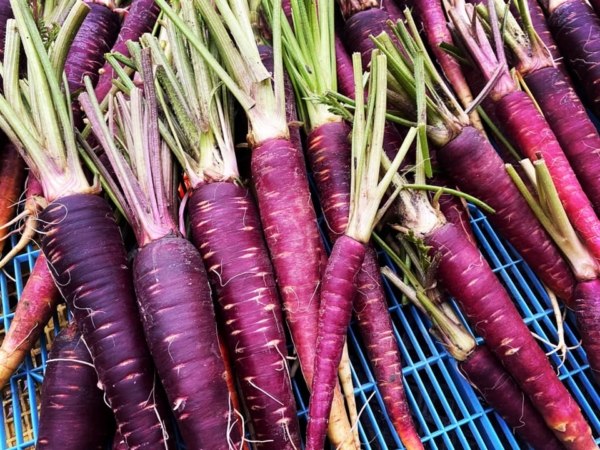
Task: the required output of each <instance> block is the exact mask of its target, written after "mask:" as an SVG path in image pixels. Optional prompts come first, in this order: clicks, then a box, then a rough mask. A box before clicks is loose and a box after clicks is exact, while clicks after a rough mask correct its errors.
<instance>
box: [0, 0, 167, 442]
mask: <svg viewBox="0 0 600 450" xmlns="http://www.w3.org/2000/svg"><path fill="white" fill-rule="evenodd" d="M11 5H12V7H13V12H14V14H15V18H16V22H9V26H8V31H7V46H6V47H7V48H8V49H12V50H11V52H12V53H10V54H8V53H7V54H6V55H5V60H7V59H9V60H11V61H13V64H14V65H13V68H12V69H11V70H5V71H4V73H3V76H4V82H5V83H6V85H8V86H26V85H27V86H32V87H33V89H35V92H36V94H37V97H36V101H35V102H33V104H32V106H31V108H32V109H31V110H30V109H29V108H22V103H20V100H19V98H21V95H23V92H21V91H20V90H19V88H17V91H16V92H10V94H9V93H8V89H7V90H6V94H7V95H9V97H8V99H7V98H5V97H4V96H0V114H1V117H2V120H0V126H2V128H3V130H4V132H5V133H7V135H8V136H9V137H10V138H11V139H12V140H16V141H18V142H19V143H20V145H18V147H19V150H23V152H22V156H23V158H24V159H25V161H26V163H27V164H28V165H29V167H30V169H31V170H32V171H33V172H34V174H35V175H36V176H37V178H38V179H39V181H40V183H41V185H42V188H43V191H44V197H45V198H46V199H47V200H48V202H49V205H48V206H47V207H46V208H45V209H44V210H43V211H42V212H41V214H40V222H41V224H42V226H41V234H42V239H41V246H42V251H43V252H44V254H45V255H46V258H47V260H48V265H49V268H50V272H51V274H52V276H53V278H54V280H55V283H56V284H57V285H58V287H59V290H60V291H61V294H62V295H63V297H64V298H65V300H66V301H67V304H68V305H69V308H70V310H71V311H72V313H73V315H74V316H75V318H76V320H77V322H78V324H79V326H80V327H81V330H82V333H83V336H84V338H85V340H86V342H87V344H88V346H89V348H90V351H91V354H92V358H93V361H94V365H95V367H96V369H97V371H98V378H99V380H100V383H102V386H103V388H104V389H105V392H106V398H107V401H108V403H109V404H110V405H111V407H112V409H113V411H114V412H115V416H116V418H117V422H118V425H119V428H120V430H121V432H122V434H123V436H124V437H125V439H127V441H128V445H129V447H130V448H131V449H138V448H142V447H144V448H157V449H158V448H161V449H164V448H167V447H168V446H169V445H170V443H168V442H167V438H166V437H165V434H164V430H165V428H166V426H167V425H168V424H164V423H163V419H162V418H163V417H165V412H166V411H168V409H167V405H166V401H165V400H164V398H163V396H162V393H161V391H159V390H158V389H157V382H156V381H157V380H156V377H155V374H154V366H153V364H152V359H151V356H150V353H149V351H148V348H147V346H146V343H145V339H144V335H143V329H142V326H141V323H140V321H139V315H138V312H137V306H136V303H135V295H134V290H133V282H132V275H131V271H130V269H129V266H128V260H127V253H126V251H125V246H124V244H123V239H122V236H121V231H120V229H119V227H118V226H117V224H116V221H115V218H114V215H113V212H112V209H111V208H110V206H109V205H108V203H107V202H106V201H105V200H104V199H103V198H101V197H99V196H97V195H93V194H95V193H98V192H99V187H98V186H97V185H90V183H89V182H88V180H87V179H86V177H85V174H84V172H83V169H82V167H81V165H80V163H79V159H78V155H79V151H78V147H77V144H76V142H75V136H74V133H73V131H72V130H73V123H72V122H71V120H70V118H69V111H68V108H69V105H68V103H67V101H66V99H65V97H64V96H63V94H62V92H61V89H60V85H59V82H58V74H60V73H62V72H63V68H62V67H61V64H60V62H56V61H55V66H53V65H52V62H51V61H50V58H49V56H48V53H47V51H46V47H45V45H44V43H43V41H42V37H41V36H40V34H39V32H38V30H37V27H36V24H35V22H34V20H33V17H32V14H31V11H30V9H29V7H28V6H27V5H26V4H25V2H22V1H19V0H12V1H11ZM74 7H75V8H77V9H78V10H80V11H81V10H82V8H85V6H83V5H81V4H77V3H76V4H75V6H74ZM72 32H73V30H69V29H68V27H62V28H61V29H60V31H59V32H58V35H57V37H56V38H57V39H61V38H64V37H65V33H72ZM9 42H10V44H11V45H9V44H8V43H9ZM20 42H21V43H22V44H23V47H24V50H25V55H26V57H27V64H28V66H29V68H28V70H27V71H26V73H27V74H28V76H29V78H28V79H27V82H26V83H24V82H22V81H21V80H19V78H18V77H19V74H18V71H17V70H15V68H16V67H18V62H19V53H18V50H17V49H18V47H19V43H20ZM25 89H27V91H28V92H29V87H27V88H25ZM15 111H19V113H16V112H15ZM32 115H34V116H35V117H36V119H35V120H34V118H33V117H32ZM25 150H26V151H25ZM117 342H118V343H119V344H118V345H116V344H115V343H117ZM169 441H170V442H172V440H169Z"/></svg>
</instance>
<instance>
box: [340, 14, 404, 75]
mask: <svg viewBox="0 0 600 450" xmlns="http://www.w3.org/2000/svg"><path fill="white" fill-rule="evenodd" d="M389 19H390V16H389V15H388V13H387V12H386V11H384V10H382V9H378V8H371V9H365V10H363V11H359V12H357V13H355V14H353V15H352V17H350V18H349V19H347V20H346V23H345V25H344V37H343V39H342V40H343V42H344V44H345V46H346V49H347V50H348V52H349V53H354V52H359V53H360V54H361V55H362V64H363V69H364V70H368V67H369V64H370V63H371V51H372V50H374V49H375V48H377V46H376V45H375V43H374V42H373V41H372V40H371V39H370V38H369V35H373V36H377V35H379V34H381V33H382V32H383V31H386V32H388V34H390V33H389V27H388V26H387V23H386V22H387V21H388V20H389ZM390 36H391V37H392V39H394V40H395V39H396V38H395V37H394V36H392V35H391V34H390Z"/></svg>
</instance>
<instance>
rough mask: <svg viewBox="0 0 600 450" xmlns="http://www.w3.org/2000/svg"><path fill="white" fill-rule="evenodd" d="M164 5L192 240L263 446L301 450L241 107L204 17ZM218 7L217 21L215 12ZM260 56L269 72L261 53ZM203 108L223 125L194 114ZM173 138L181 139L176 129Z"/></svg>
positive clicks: (164, 80) (169, 81)
mask: <svg viewBox="0 0 600 450" xmlns="http://www.w3.org/2000/svg"><path fill="white" fill-rule="evenodd" d="M159 5H160V7H161V9H162V10H163V11H164V12H165V15H166V16H167V17H168V19H169V20H170V21H172V23H169V28H168V30H169V32H168V37H169V40H170V42H173V43H175V44H176V45H174V46H173V48H174V49H175V51H176V53H175V54H174V58H173V63H174V64H173V65H174V67H173V68H172V67H171V65H170V64H165V65H164V72H163V71H162V70H160V71H159V81H160V85H161V88H162V89H163V90H164V91H165V92H166V93H168V97H169V102H170V103H171V105H173V106H172V108H167V109H165V114H168V117H169V118H170V119H169V123H175V121H176V120H177V121H179V122H180V123H181V124H182V126H183V130H184V132H185V139H184V140H183V142H182V144H181V146H175V148H176V155H177V158H178V159H179V161H180V162H181V163H182V165H183V167H184V168H185V170H186V174H187V177H188V179H189V181H190V186H191V189H190V191H189V194H188V195H189V197H188V200H187V203H186V208H187V210H188V213H189V215H190V229H191V240H192V242H193V243H194V245H195V246H196V247H197V248H198V250H199V251H200V254H201V255H202V258H203V260H204V265H205V267H206V270H207V274H208V279H209V282H210V284H211V287H212V288H213V291H214V293H215V299H216V300H217V315H218V317H220V318H221V319H222V322H223V325H224V326H223V330H224V335H225V339H226V343H227V347H228V350H229V353H230V354H231V355H232V358H233V362H234V365H235V369H236V373H237V376H238V379H239V383H240V388H241V391H242V394H243V397H244V403H245V405H246V406H247V410H248V413H249V416H250V417H249V422H250V424H249V427H248V428H249V429H251V432H252V440H253V441H255V443H256V444H257V447H258V448H264V449H290V450H291V449H294V448H299V447H300V445H301V444H300V427H299V423H298V419H297V415H296V413H295V402H294V397H293V393H292V387H291V380H290V376H289V372H288V365H287V357H286V354H287V350H286V347H285V334H284V325H283V315H282V310H281V305H280V300H279V295H278V292H277V286H276V282H275V277H274V272H273V267H272V265H271V262H270V260H269V253H268V250H267V247H266V244H265V240H264V236H263V232H262V228H261V225H260V218H259V216H258V212H257V209H256V205H255V204H254V201H253V199H252V196H251V194H250V192H249V191H248V189H246V188H245V187H244V186H243V184H242V182H241V180H240V175H239V172H238V168H237V162H236V158H235V148H234V145H233V142H234V141H233V137H232V135H231V124H230V122H229V119H230V117H231V116H230V114H229V112H230V108H231V105H232V99H231V98H230V97H229V96H228V95H227V93H226V92H225V91H224V90H223V89H219V88H218V86H217V85H216V82H215V81H214V80H215V78H213V75H214V74H213V71H214V72H217V71H218V69H215V67H213V66H212V65H211V64H210V63H209V62H206V61H205V60H204V58H203V56H202V54H199V52H198V51H197V50H198V48H200V50H202V49H203V48H204V45H205V43H206V37H205V35H204V34H203V33H201V32H199V31H198V30H199V29H200V28H199V27H198V24H199V22H200V18H199V17H198V16H197V15H196V14H197V12H196V10H195V9H194V8H192V5H191V4H182V5H181V11H180V14H181V16H182V17H183V18H184V20H185V22H186V24H189V25H186V24H184V23H183V22H182V20H181V19H180V18H179V16H178V15H177V13H176V12H175V11H174V10H172V9H171V8H170V7H169V6H168V5H167V4H166V3H165V2H162V1H160V2H159ZM208 8H210V11H211V12H212V13H213V14H214V10H213V9H212V6H210V7H209V6H208V5H206V9H207V11H208ZM201 12H202V13H203V14H204V13H205V11H204V10H202V11H201ZM207 22H210V20H207ZM219 23H220V22H219ZM142 42H143V43H144V44H145V45H146V44H147V45H148V46H150V47H151V48H152V51H153V57H155V58H156V59H157V61H161V60H162V61H166V60H167V59H166V56H165V55H164V53H163V52H162V50H161V48H160V45H159V44H158V41H157V40H155V39H151V38H148V39H146V36H145V37H144V38H143V39H142ZM256 50H257V49H253V51H256ZM234 52H237V50H234ZM234 54H235V53H234ZM253 56H255V57H256V58H257V61H258V63H259V64H260V55H259V54H258V53H256V54H253ZM161 58H162V59H161ZM188 58H192V61H193V64H189V63H188ZM193 68H194V70H192V69H193ZM219 68H220V66H219ZM221 70H222V69H221ZM200 74H201V75H200ZM179 80H181V81H179ZM192 80H194V81H192ZM213 83H214V84H213ZM225 84H227V81H226V83H225ZM196 109H200V110H204V111H206V116H204V117H209V115H210V117H213V118H215V120H214V121H211V122H208V120H207V119H205V118H204V117H202V116H200V115H198V114H192V113H191V111H194V110H196ZM282 111H283V110H282ZM283 120H284V121H285V117H284V118H283ZM284 123H285V122H284ZM170 133H171V136H175V135H176V133H179V132H178V131H176V130H175V129H172V128H170ZM197 142H200V146H199V147H197V144H196V143H197Z"/></svg>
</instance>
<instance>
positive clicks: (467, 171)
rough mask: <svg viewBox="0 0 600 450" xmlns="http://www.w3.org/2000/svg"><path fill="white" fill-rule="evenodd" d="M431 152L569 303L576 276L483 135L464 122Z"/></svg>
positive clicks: (458, 184) (570, 303)
mask: <svg viewBox="0 0 600 450" xmlns="http://www.w3.org/2000/svg"><path fill="white" fill-rule="evenodd" d="M436 153H437V160H438V161H439V163H440V166H441V167H442V168H443V169H444V172H445V173H446V174H447V175H448V176H449V177H450V178H451V179H452V181H453V182H454V183H456V185H457V186H458V187H459V189H461V190H463V191H464V192H467V193H469V194H470V195H472V196H474V197H476V198H478V199H480V200H481V201H483V202H485V203H487V204H488V205H490V206H491V207H492V208H494V210H495V211H496V212H495V213H494V214H490V215H489V216H488V220H489V221H490V223H491V224H492V226H493V227H494V228H495V229H497V230H499V231H500V233H501V234H502V235H503V236H504V237H505V238H506V239H508V241H509V242H510V243H511V244H512V245H513V246H514V247H515V249H516V250H517V252H519V254H520V255H521V256H522V257H523V259H524V260H525V261H527V263H528V264H529V265H530V266H531V267H532V268H533V270H534V272H535V273H536V274H538V276H539V277H540V278H541V279H542V280H543V282H544V283H546V285H547V286H548V287H549V288H550V289H551V290H552V291H553V292H555V293H556V294H557V295H558V296H559V297H560V298H562V299H563V300H564V301H565V302H566V303H567V305H569V306H572V304H573V303H572V302H573V289H574V287H575V279H574V277H573V274H572V273H571V270H570V268H569V266H568V265H567V262H566V261H565V260H564V258H563V257H562V255H561V254H560V252H559V250H558V247H557V246H556V245H554V243H553V242H552V240H551V239H550V236H549V235H548V234H547V233H546V231H544V229H543V228H542V226H541V225H540V223H539V221H538V220H537V219H536V217H535V215H534V214H533V213H532V212H531V210H530V209H529V206H528V205H527V203H526V202H525V200H524V199H523V197H522V196H521V195H520V194H519V191H518V190H517V188H516V187H515V185H514V183H513V182H512V180H511V179H510V177H509V176H508V174H507V173H506V170H505V168H504V163H503V161H502V159H501V158H500V156H498V154H497V153H496V152H495V150H494V148H493V147H492V146H491V144H490V143H489V141H488V140H487V138H485V136H483V135H482V134H481V132H479V131H478V130H476V129H475V128H472V127H466V128H464V129H463V130H462V132H461V133H460V134H459V135H458V136H457V137H456V138H454V139H453V140H452V141H450V142H448V143H447V144H446V145H444V146H443V147H441V148H439V149H437V152H436ZM498 193H502V194H501V195H498ZM515 217H518V218H519V220H518V221H517V220H514V218H515ZM542 255H544V256H542Z"/></svg>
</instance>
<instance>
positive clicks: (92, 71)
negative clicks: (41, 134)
mask: <svg viewBox="0 0 600 450" xmlns="http://www.w3.org/2000/svg"><path fill="white" fill-rule="evenodd" d="M86 4H87V5H88V6H89V7H90V12H89V13H88V15H87V16H86V17H85V20H84V21H83V23H82V24H81V27H80V28H79V31H78V32H77V35H76V36H75V39H74V40H73V43H72V44H71V48H70V49H69V54H68V55H67V60H66V62H65V74H66V76H67V82H68V85H69V92H70V93H71V96H73V94H74V93H75V91H78V90H81V89H83V90H85V84H84V77H85V76H88V77H90V81H91V82H92V85H93V86H94V85H95V84H96V83H97V82H98V77H99V74H98V70H100V68H101V67H102V65H103V64H104V54H105V53H108V52H109V51H110V49H111V47H112V45H113V43H114V42H115V39H116V38H117V35H118V33H119V16H118V15H117V14H116V13H114V12H113V11H112V10H111V9H109V8H107V7H106V6H104V5H101V4H98V3H95V2H92V1H89V2H86ZM73 99H74V97H73ZM72 108H73V121H74V124H75V126H76V127H77V128H79V129H81V128H82V127H83V112H82V111H81V109H80V108H79V102H77V101H74V102H73V107H72Z"/></svg>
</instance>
